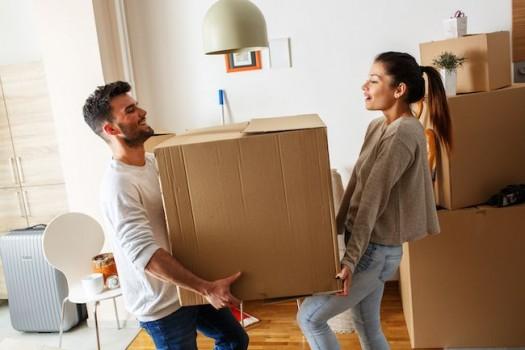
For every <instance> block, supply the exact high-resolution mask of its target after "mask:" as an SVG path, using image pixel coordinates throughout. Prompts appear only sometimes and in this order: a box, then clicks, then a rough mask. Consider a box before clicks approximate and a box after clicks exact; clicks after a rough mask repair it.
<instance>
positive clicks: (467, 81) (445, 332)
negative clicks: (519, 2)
mask: <svg viewBox="0 0 525 350" xmlns="http://www.w3.org/2000/svg"><path fill="white" fill-rule="evenodd" d="M420 49H421V58H422V64H424V65H428V64H430V63H431V61H432V59H433V58H434V57H435V56H437V55H438V54H439V53H441V52H442V51H452V52H453V53H455V54H456V55H459V56H465V57H467V62H468V65H466V66H465V67H463V68H462V69H460V70H459V71H458V91H459V92H464V93H466V94H460V95H457V96H454V97H450V98H449V99H448V102H449V108H450V112H451V118H452V129H453V142H454V145H453V149H452V151H451V152H450V154H447V152H446V150H445V149H444V147H441V149H440V152H439V153H440V161H439V162H438V166H437V178H436V185H437V186H436V191H435V194H436V200H437V203H438V204H439V205H440V206H441V207H443V208H445V209H443V210H439V211H438V216H439V220H440V225H441V234H439V235H437V236H434V237H430V238H428V239H424V240H421V241H418V242H410V243H407V244H405V245H404V257H403V261H402V264H401V269H400V272H401V276H400V280H401V292H402V293H401V294H402V299H403V309H404V313H405V319H406V321H407V327H408V330H409V335H410V339H411V344H412V347H414V348H421V347H425V348H434V347H441V348H444V347H487V346H492V347H510V346H523V345H525V323H524V322H523V319H522V317H523V313H524V312H525V298H524V297H523V296H524V295H525V282H524V281H525V280H524V279H522V278H519V277H518V278H517V276H520V275H522V271H523V269H524V268H525V262H524V260H523V259H521V258H519V257H518V256H519V255H520V251H521V249H522V248H523V247H524V246H525V234H524V233H525V228H524V225H523V224H524V223H525V221H524V220H523V217H525V206H516V207H509V208H491V207H484V206H479V205H480V204H482V203H485V202H486V201H487V200H488V199H489V198H490V196H491V195H493V194H495V193H497V192H498V191H499V190H500V189H501V188H503V187H505V186H506V185H509V184H515V183H525V137H523V135H525V84H523V85H514V86H509V85H510V83H511V76H510V74H511V69H510V55H508V52H509V50H510V44H509V34H508V32H500V33H491V34H482V35H473V36H467V37H462V38H457V39H451V40H446V41H442V42H434V43H426V44H421V46H420ZM498 55H499V56H498ZM476 91H482V92H476ZM474 92H476V93H474ZM426 117H427V116H423V123H424V124H428V119H426Z"/></svg>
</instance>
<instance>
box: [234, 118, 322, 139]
mask: <svg viewBox="0 0 525 350" xmlns="http://www.w3.org/2000/svg"><path fill="white" fill-rule="evenodd" d="M325 127H326V125H325V124H324V123H323V121H322V120H321V118H319V116H318V115H317V114H304V115H296V116H291V117H278V118H254V119H252V120H251V121H250V124H249V125H248V126H247V127H246V128H245V129H244V133H246V134H258V133H268V132H276V131H289V130H300V129H317V128H325Z"/></svg>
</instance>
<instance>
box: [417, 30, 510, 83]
mask: <svg viewBox="0 0 525 350" xmlns="http://www.w3.org/2000/svg"><path fill="white" fill-rule="evenodd" d="M419 50H420V54H421V64H422V65H425V66H432V65H433V64H432V61H433V60H434V59H435V58H436V57H437V56H439V55H440V54H441V53H442V52H444V51H448V52H452V53H454V54H456V55H457V56H460V57H465V58H466V61H465V63H464V64H463V66H462V67H460V68H458V70H457V73H458V75H457V92H458V93H467V92H477V91H491V90H495V89H499V88H502V87H505V86H509V85H510V84H512V77H511V74H512V73H511V58H510V34H509V32H495V33H488V34H475V35H466V36H462V37H460V38H455V39H448V40H441V41H432V42H428V43H423V44H420V45H419Z"/></svg>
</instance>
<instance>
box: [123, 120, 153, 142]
mask: <svg viewBox="0 0 525 350" xmlns="http://www.w3.org/2000/svg"><path fill="white" fill-rule="evenodd" d="M119 128H120V130H121V131H122V133H123V134H124V137H123V140H124V142H125V143H126V145H127V146H128V147H131V148H134V147H139V146H142V145H143V144H144V142H146V140H147V139H149V138H150V137H151V136H153V134H154V133H155V131H154V130H153V128H151V127H150V126H148V128H147V129H146V130H142V129H135V130H133V131H131V130H130V128H129V127H127V126H125V125H119Z"/></svg>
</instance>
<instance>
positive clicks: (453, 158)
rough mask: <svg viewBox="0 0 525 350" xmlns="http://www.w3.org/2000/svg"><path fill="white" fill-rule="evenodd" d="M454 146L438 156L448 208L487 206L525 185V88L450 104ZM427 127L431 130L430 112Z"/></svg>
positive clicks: (439, 189)
mask: <svg viewBox="0 0 525 350" xmlns="http://www.w3.org/2000/svg"><path fill="white" fill-rule="evenodd" d="M448 104H449V108H450V113H451V118H452V137H453V142H454V146H453V149H452V152H451V153H450V156H447V152H446V151H445V149H444V148H443V147H441V150H440V152H439V155H438V160H439V161H438V164H437V178H436V191H435V194H436V200H437V203H438V204H439V205H440V206H442V207H444V208H447V209H459V208H465V207H469V206H473V205H478V204H482V203H486V201H487V200H488V199H489V198H490V197H491V196H492V195H493V194H495V193H497V192H499V191H500V190H501V189H502V188H503V187H505V186H507V185H510V184H518V183H525V137H524V135H525V84H520V85H514V86H512V87H508V88H504V89H500V90H496V91H491V92H482V93H475V94H466V95H458V96H453V97H450V98H449V99H448ZM422 122H423V124H424V125H427V126H428V125H429V124H430V123H429V121H428V113H427V109H426V108H424V110H423V116H422Z"/></svg>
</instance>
